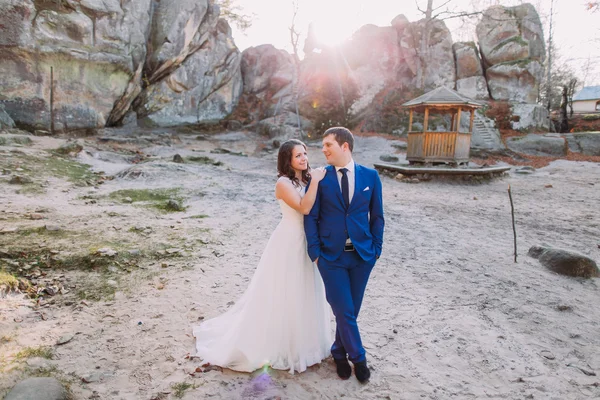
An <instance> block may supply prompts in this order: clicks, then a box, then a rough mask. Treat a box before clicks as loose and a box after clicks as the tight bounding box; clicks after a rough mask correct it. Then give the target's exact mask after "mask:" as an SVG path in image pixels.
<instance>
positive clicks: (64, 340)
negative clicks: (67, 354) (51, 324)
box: [56, 333, 75, 345]
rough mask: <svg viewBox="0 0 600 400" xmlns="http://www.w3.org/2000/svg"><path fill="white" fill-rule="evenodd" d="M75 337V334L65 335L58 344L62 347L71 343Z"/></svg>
mask: <svg viewBox="0 0 600 400" xmlns="http://www.w3.org/2000/svg"><path fill="white" fill-rule="evenodd" d="M74 337H75V334H74V333H69V334H66V335H63V336H61V337H60V338H59V339H58V340H57V341H56V344H58V345H61V344H66V343H69V342H70V341H71V340H73V338H74Z"/></svg>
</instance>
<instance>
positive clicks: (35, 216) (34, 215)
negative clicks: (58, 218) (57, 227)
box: [29, 213, 44, 219]
mask: <svg viewBox="0 0 600 400" xmlns="http://www.w3.org/2000/svg"><path fill="white" fill-rule="evenodd" d="M29 218H31V219H44V216H43V215H42V214H39V213H31V214H29Z"/></svg>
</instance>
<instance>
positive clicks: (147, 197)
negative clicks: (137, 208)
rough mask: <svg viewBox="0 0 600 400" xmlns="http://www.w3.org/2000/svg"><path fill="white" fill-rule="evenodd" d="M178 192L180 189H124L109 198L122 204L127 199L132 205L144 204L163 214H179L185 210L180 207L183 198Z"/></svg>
mask: <svg viewBox="0 0 600 400" xmlns="http://www.w3.org/2000/svg"><path fill="white" fill-rule="evenodd" d="M179 192H180V188H170V189H124V190H117V191H116V192H112V193H110V194H109V197H110V198H111V199H114V200H118V201H121V202H123V203H125V202H126V201H125V198H127V197H129V199H131V202H132V203H146V204H144V206H147V207H150V208H154V209H157V210H160V211H163V212H179V211H185V209H186V207H184V206H182V205H181V203H182V202H183V197H181V196H180V195H179ZM127 202H129V200H128V201H127Z"/></svg>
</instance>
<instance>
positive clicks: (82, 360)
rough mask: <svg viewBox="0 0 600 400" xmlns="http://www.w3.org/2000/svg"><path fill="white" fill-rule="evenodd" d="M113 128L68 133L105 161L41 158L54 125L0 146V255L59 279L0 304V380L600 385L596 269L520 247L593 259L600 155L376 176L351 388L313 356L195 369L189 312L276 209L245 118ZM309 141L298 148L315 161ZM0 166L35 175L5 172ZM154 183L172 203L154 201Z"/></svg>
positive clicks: (579, 390)
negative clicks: (179, 126)
mask: <svg viewBox="0 0 600 400" xmlns="http://www.w3.org/2000/svg"><path fill="white" fill-rule="evenodd" d="M116 133H118V132H116ZM114 134H115V132H112V133H111V132H110V131H107V132H106V135H105V136H106V137H105V139H107V140H100V139H99V138H87V139H85V140H84V139H80V141H81V142H85V143H84V152H82V153H80V155H79V156H78V157H79V161H82V162H86V163H89V164H91V165H93V166H94V168H96V169H101V170H104V172H105V174H89V173H88V172H85V171H83V172H81V171H79V172H78V173H77V174H75V173H74V172H73V170H72V169H70V168H74V167H73V165H70V164H69V165H67V167H68V168H66V170H67V171H69V172H68V173H64V174H62V175H61V174H59V173H58V172H56V171H55V169H57V170H60V168H59V167H60V166H56V165H55V164H56V162H55V161H52V160H54V158H56V157H55V156H51V155H49V153H48V152H47V151H46V149H54V148H57V147H58V146H59V145H60V144H62V143H64V139H50V138H36V137H34V138H33V141H34V142H33V144H32V145H19V146H17V147H14V146H0V158H2V160H3V161H2V165H1V167H2V168H3V169H5V170H7V171H9V172H7V173H6V175H1V176H0V179H1V180H0V189H1V190H0V231H4V232H5V233H3V234H0V263H2V264H0V265H1V266H2V267H3V268H5V269H9V270H11V271H16V270H18V269H19V268H20V269H21V272H22V273H23V274H29V275H31V276H33V278H32V279H33V281H34V282H37V283H38V284H39V287H40V288H43V287H50V288H52V287H56V288H58V289H59V290H62V292H63V293H62V294H61V293H59V294H57V295H54V296H50V295H48V293H47V292H46V293H41V294H42V295H43V299H40V300H39V302H37V303H36V302H34V301H32V300H29V299H26V298H24V297H23V296H17V295H11V296H9V297H7V298H3V299H1V300H0V313H1V314H0V339H1V340H0V348H1V349H2V358H0V367H1V368H2V374H1V377H0V394H4V393H5V392H7V391H8V389H9V388H10V387H11V386H12V385H13V384H14V383H15V382H17V381H18V380H20V379H22V378H23V377H25V376H32V375H51V376H56V377H58V378H59V379H61V380H62V381H63V382H65V383H67V384H69V385H70V388H71V391H72V392H73V394H74V397H75V398H77V399H168V398H177V397H176V396H178V395H181V396H182V398H184V399H198V398H208V397H211V398H215V399H267V398H277V397H280V398H282V399H338V398H341V397H343V398H345V399H382V398H383V399H385V398H387V399H420V398H425V399H448V398H460V399H480V398H492V399H516V398H548V399H550V398H552V399H585V398H597V397H600V385H599V382H600V379H599V378H598V376H596V375H595V374H598V373H600V350H599V349H600V336H599V335H598V332H599V327H600V323H599V321H600V309H599V308H598V306H597V302H598V295H599V293H600V290H599V287H598V282H599V281H598V279H592V280H577V279H571V278H566V277H562V276H558V275H555V274H553V273H551V272H548V271H547V270H545V269H544V267H542V266H541V265H540V264H539V263H538V261H537V260H534V259H532V258H530V257H528V256H527V250H528V249H529V247H531V246H532V245H538V244H549V245H554V246H557V247H562V248H566V249H570V250H573V251H577V252H580V253H582V254H585V255H587V256H589V257H591V258H593V259H595V260H596V261H597V262H598V261H600V247H599V246H600V239H599V238H600V218H599V217H598V211H597V210H598V204H599V203H598V194H599V193H600V178H599V177H600V165H599V164H597V163H586V162H570V161H556V162H553V163H551V164H550V165H549V166H548V167H545V168H542V169H539V170H537V171H535V172H534V173H532V174H528V175H521V174H517V173H515V172H514V171H511V173H510V174H509V175H507V176H506V177H504V178H501V179H496V180H494V181H491V182H487V183H483V184H469V183H452V182H443V181H430V182H421V183H419V184H410V183H405V182H401V181H398V180H395V179H393V178H390V177H387V176H384V177H383V178H382V180H383V191H384V205H385V212H386V230H385V242H384V253H383V255H382V258H381V259H380V261H379V262H378V264H377V266H376V268H375V270H374V272H373V275H372V278H371V280H370V283H369V286H368V288H367V294H366V298H365V302H364V305H363V311H362V314H361V316H360V325H361V329H362V332H363V338H364V342H365V347H367V351H368V358H369V361H370V365H371V366H372V369H373V371H372V379H371V382H370V383H369V384H368V385H365V386H362V385H360V384H358V383H357V381H356V380H355V379H351V380H349V381H340V380H339V379H338V378H337V377H336V375H335V370H334V366H333V363H332V362H331V360H327V361H325V362H324V363H322V364H321V365H319V366H315V367H312V368H310V369H309V370H308V371H307V372H305V373H303V374H299V375H298V374H296V375H289V374H287V373H285V372H280V371H268V373H263V372H261V371H258V372H257V373H254V374H252V375H249V374H243V373H237V372H233V371H229V370H224V371H220V370H212V371H206V372H195V371H196V369H197V368H198V367H201V364H202V362H201V361H200V360H197V359H194V358H190V357H188V355H190V354H192V355H193V352H194V341H193V338H192V336H191V327H192V326H193V325H195V324H197V323H199V322H200V321H201V319H202V318H210V317H213V316H215V315H218V314H219V313H221V312H222V311H223V310H225V309H227V307H228V306H229V305H230V304H231V302H233V301H235V300H236V299H237V298H238V297H239V296H240V295H241V293H242V292H243V291H244V289H245V286H246V284H247V282H248V281H249V279H250V277H251V275H252V272H253V270H254V267H255V265H256V264H257V262H258V259H259V257H260V254H261V252H262V249H263V247H264V245H265V244H266V241H267V239H268V237H269V234H270V232H271V231H272V230H273V229H274V227H275V225H276V224H277V222H278V220H279V217H280V216H279V211H278V206H277V203H276V201H275V199H274V197H273V187H274V183H275V179H276V178H275V159H276V152H275V151H274V150H269V149H270V146H269V143H262V141H261V140H260V138H257V137H255V136H253V135H252V134H248V133H228V134H222V135H213V136H208V137H200V139H198V138H197V136H198V135H191V134H187V135H183V134H179V135H174V134H172V133H171V132H166V133H164V134H163V135H157V134H156V132H155V133H154V135H153V136H146V137H139V136H136V137H131V136H127V135H122V136H119V140H114V139H111V140H108V136H109V135H113V136H114ZM101 137H102V136H101ZM392 143H393V141H390V140H386V139H382V138H378V137H359V138H357V143H356V148H357V151H356V152H355V159H356V161H357V162H359V163H363V164H366V165H372V164H373V162H377V161H378V160H379V156H380V155H381V154H391V153H394V151H395V150H394V147H392ZM215 149H221V150H217V152H214V151H215ZM223 149H226V150H227V151H229V152H226V151H224V150H223ZM319 149H320V148H319V146H318V143H317V144H315V145H314V146H310V148H309V156H311V160H312V164H313V165H314V166H317V165H322V164H323V163H324V159H323V157H322V155H321V154H320V151H319ZM211 150H212V151H213V152H211ZM136 151H137V152H136ZM240 152H241V153H243V154H242V155H240V154H236V153H240ZM174 154H180V155H181V156H182V157H183V158H184V160H185V161H186V162H185V163H183V164H177V163H173V162H172V158H173V155H174ZM399 156H400V157H401V158H402V157H403V155H402V154H399ZM19 160H27V161H19ZM40 160H41V161H40ZM141 160H143V161H144V162H139V161H141ZM132 162H136V163H135V164H132ZM28 163H29V164H28ZM219 163H221V165H214V164H219ZM17 164H18V165H17ZM18 168H20V169H21V171H17V169H18ZM123 171H125V172H126V173H123ZM119 172H120V173H119ZM15 174H21V175H27V176H31V177H32V180H33V182H32V183H30V184H26V185H13V184H9V183H8V181H9V179H10V177H11V176H14V175H15ZM113 174H116V177H115V178H114V179H112V180H111V179H110V178H108V179H107V178H104V177H105V176H109V177H110V176H113ZM86 182H87V183H86ZM99 182H103V183H101V184H100V183H99ZM82 184H83V185H84V186H80V185H82ZM509 184H510V185H511V187H512V191H513V196H514V201H515V207H516V220H517V232H518V245H519V252H518V263H516V264H515V263H514V262H513V254H512V251H513V247H512V246H513V237H512V228H511V220H510V204H509V201H508V196H507V186H508V185H509ZM549 185H551V187H550V186H549ZM123 190H130V191H129V192H122V191H123ZM17 192H19V193H17ZM111 194H112V195H111ZM149 194H150V196H149ZM136 196H139V197H136ZM127 197H129V199H127ZM149 197H150V198H149ZM168 199H171V200H175V201H176V202H178V203H179V204H180V205H182V206H184V207H187V208H186V209H185V211H180V212H165V210H164V208H165V204H166V202H167V200H168ZM32 213H33V214H36V215H32ZM40 215H41V217H42V218H43V219H35V218H37V217H38V216H40ZM32 218H34V219H32ZM47 226H50V227H53V226H54V227H56V228H58V229H59V230H58V231H48V230H47V229H46V228H44V227H47ZM15 228H16V230H15ZM100 249H110V250H114V251H115V252H116V253H117V254H116V255H114V256H112V257H111V256H108V255H105V256H101V255H99V254H98V250H100ZM106 251H108V250H102V251H101V253H102V252H106ZM109 253H110V252H109ZM18 254H20V256H18ZM19 257H21V258H19ZM35 262H37V263H38V264H34V263H35ZM44 265H53V266H55V267H53V268H45V267H44ZM58 265H60V266H63V267H65V268H66V269H58V268H56V266H58ZM24 268H25V269H24ZM36 272H39V275H37V276H36ZM44 275H45V276H44ZM61 288H62V289H61ZM61 338H62V339H63V340H67V339H70V340H69V341H68V342H67V343H65V344H62V345H57V344H56V343H57V341H59V339H61ZM42 350H43V351H42ZM36 355H37V356H40V355H42V356H50V355H52V359H46V358H43V357H35V356H36ZM200 369H202V368H200ZM200 369H199V370H200Z"/></svg>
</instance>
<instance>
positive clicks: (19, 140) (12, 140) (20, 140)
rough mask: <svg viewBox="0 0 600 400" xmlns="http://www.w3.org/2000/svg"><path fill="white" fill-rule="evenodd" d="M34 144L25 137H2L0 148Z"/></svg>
mask: <svg viewBox="0 0 600 400" xmlns="http://www.w3.org/2000/svg"><path fill="white" fill-rule="evenodd" d="M31 143H32V141H31V139H30V138H29V137H27V136H23V135H0V146H12V145H15V144H17V145H25V146H28V145H30V144H31Z"/></svg>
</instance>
